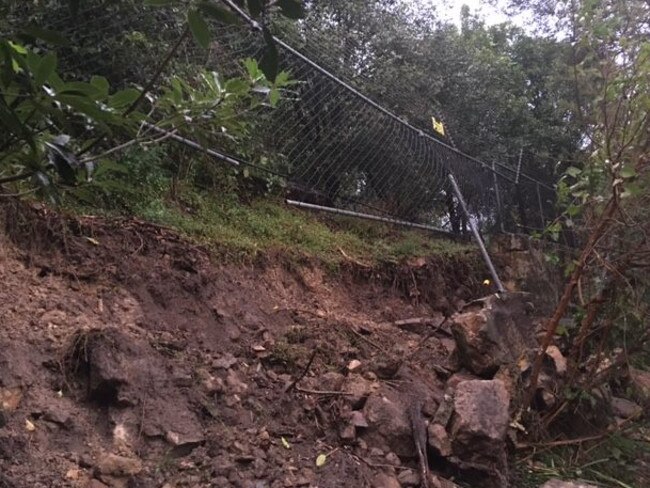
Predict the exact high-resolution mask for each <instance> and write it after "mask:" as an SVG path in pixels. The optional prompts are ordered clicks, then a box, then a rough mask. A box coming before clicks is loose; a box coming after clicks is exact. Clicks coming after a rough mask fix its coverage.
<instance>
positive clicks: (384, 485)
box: [371, 473, 402, 488]
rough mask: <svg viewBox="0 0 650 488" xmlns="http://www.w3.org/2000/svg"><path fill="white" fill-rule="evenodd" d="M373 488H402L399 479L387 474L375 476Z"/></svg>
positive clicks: (372, 483)
mask: <svg viewBox="0 0 650 488" xmlns="http://www.w3.org/2000/svg"><path fill="white" fill-rule="evenodd" d="M371 486H372V488H402V487H401V485H400V483H399V480H398V479H397V478H395V477H394V476H391V475H388V474H385V473H379V474H378V475H376V476H374V477H373V478H372V482H371Z"/></svg>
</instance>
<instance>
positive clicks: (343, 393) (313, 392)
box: [295, 386, 354, 396]
mask: <svg viewBox="0 0 650 488" xmlns="http://www.w3.org/2000/svg"><path fill="white" fill-rule="evenodd" d="M295 389H296V391H299V392H300V393H305V394H307V395H326V396H327V395H329V396H336V395H340V396H354V393H348V392H347V391H326V390H325V391H323V390H310V389H307V388H300V387H299V386H295Z"/></svg>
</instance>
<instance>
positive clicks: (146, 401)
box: [68, 328, 203, 449]
mask: <svg viewBox="0 0 650 488" xmlns="http://www.w3.org/2000/svg"><path fill="white" fill-rule="evenodd" d="M75 344H76V347H75V348H73V349H72V350H71V351H70V353H69V358H68V361H69V362H70V363H76V367H75V368H74V369H75V370H76V371H77V372H82V374H83V375H84V376H85V379H86V381H87V382H88V385H87V391H88V392H89V399H90V400H91V401H93V402H96V403H98V404H100V405H102V406H104V407H108V412H109V415H110V417H111V420H112V421H113V423H114V424H115V425H116V426H117V425H119V426H123V429H124V431H125V433H127V437H128V432H131V437H132V438H133V439H136V438H137V437H138V436H139V435H140V434H144V435H145V436H147V437H160V438H163V439H165V440H167V441H168V442H169V443H170V444H171V445H172V446H174V447H175V448H181V447H182V448H189V449H191V448H193V447H196V446H197V445H198V444H200V443H201V442H203V428H202V426H201V424H200V422H199V420H198V418H197V417H196V414H195V413H194V412H193V410H192V408H191V407H190V405H189V403H188V400H187V398H186V396H185V395H184V394H183V393H182V392H181V391H179V390H178V388H177V386H176V385H175V384H174V381H173V378H172V377H171V376H170V375H169V373H168V367H167V364H166V362H165V360H164V358H163V357H162V356H161V355H160V354H159V353H158V352H157V351H156V350H155V349H153V348H152V347H151V346H150V345H149V344H148V343H147V342H145V341H144V340H141V339H139V338H136V337H132V336H130V335H128V334H126V333H125V332H123V331H121V330H118V329H116V328H106V329H101V330H98V329H95V330H91V331H88V332H83V333H79V334H78V336H77V338H76V341H75Z"/></svg>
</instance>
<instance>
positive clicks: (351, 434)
mask: <svg viewBox="0 0 650 488" xmlns="http://www.w3.org/2000/svg"><path fill="white" fill-rule="evenodd" d="M339 436H340V437H341V439H342V440H344V441H353V440H354V439H355V438H356V437H357V431H356V429H355V428H354V425H351V424H348V425H346V426H345V427H343V428H342V429H341V431H340V432H339Z"/></svg>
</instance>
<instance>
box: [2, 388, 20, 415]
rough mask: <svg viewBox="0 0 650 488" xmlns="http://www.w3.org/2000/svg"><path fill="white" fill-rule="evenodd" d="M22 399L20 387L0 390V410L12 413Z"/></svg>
mask: <svg viewBox="0 0 650 488" xmlns="http://www.w3.org/2000/svg"><path fill="white" fill-rule="evenodd" d="M22 397H23V390H22V388H20V387H16V388H0V410H4V411H5V412H8V413H11V412H14V411H15V410H16V409H17V408H18V405H20V400H21V399H22Z"/></svg>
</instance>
